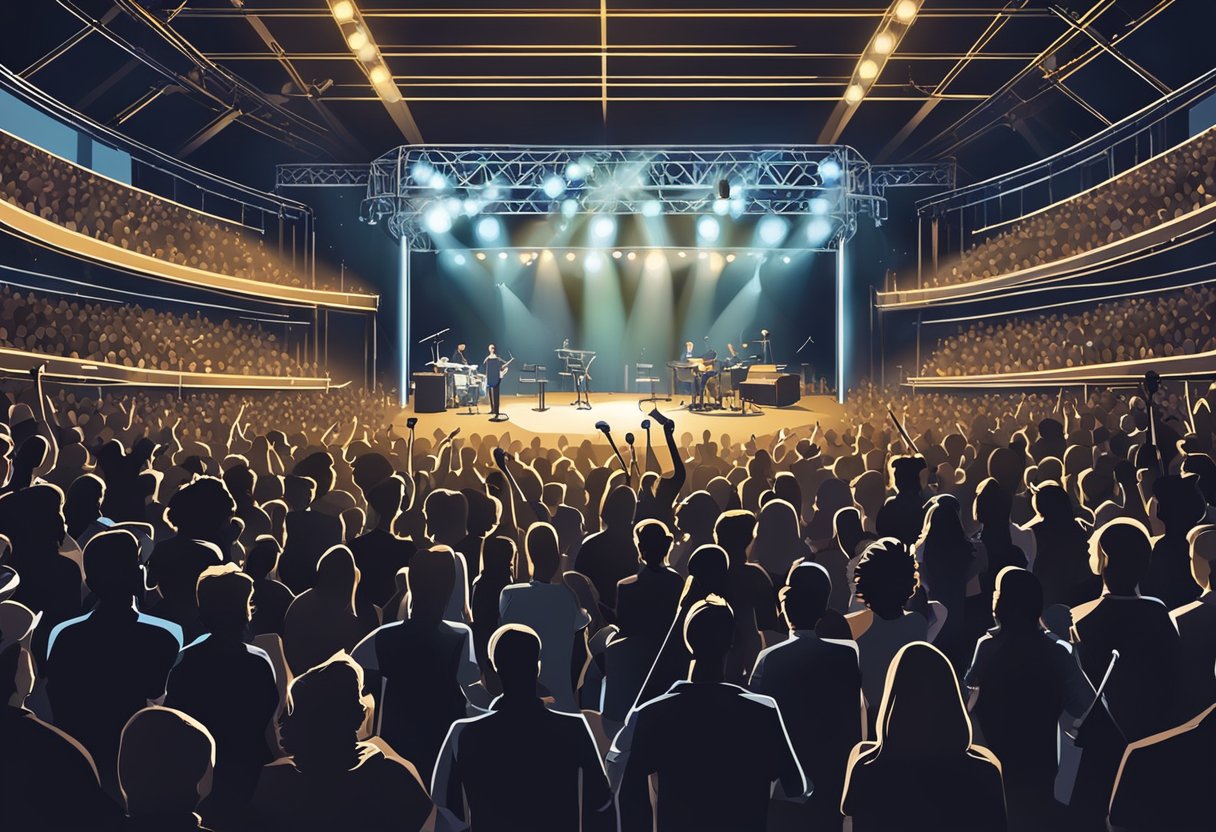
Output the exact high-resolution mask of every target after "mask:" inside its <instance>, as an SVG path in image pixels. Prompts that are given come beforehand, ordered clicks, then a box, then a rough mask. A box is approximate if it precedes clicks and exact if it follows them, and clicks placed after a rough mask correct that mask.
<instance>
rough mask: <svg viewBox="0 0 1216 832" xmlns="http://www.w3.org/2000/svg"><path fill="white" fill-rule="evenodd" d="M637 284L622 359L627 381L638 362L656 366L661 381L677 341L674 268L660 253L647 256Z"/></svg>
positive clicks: (625, 333) (633, 374)
mask: <svg viewBox="0 0 1216 832" xmlns="http://www.w3.org/2000/svg"><path fill="white" fill-rule="evenodd" d="M631 253H632V252H631ZM636 268H637V267H636V266H633V267H632V269H636ZM632 269H631V270H632ZM636 280H637V290H636V292H635V293H634V296H633V303H632V305H631V307H630V312H629V320H628V322H627V323H626V325H625V332H624V339H623V340H624V343H625V344H627V345H628V349H629V352H627V353H625V355H624V356H623V357H624V359H625V365H626V370H627V372H626V378H627V379H629V378H633V377H634V376H635V373H634V369H635V368H634V366H633V365H634V364H637V363H638V362H645V363H648V364H653V365H655V369H656V370H657V371H658V372H656V373H655V375H657V376H658V377H659V378H662V377H663V376H664V375H665V373H666V371H665V369H664V368H663V364H664V362H666V361H667V360H668V356H670V355H672V354H673V353H672V350H673V348H674V346H675V338H676V333H675V321H676V318H675V310H674V308H673V307H674V298H673V297H672V280H671V267H670V265H669V264H668V262H667V258H666V257H664V256H663V255H662V254H659V253H658V252H651V253H650V254H648V255H646V257H645V258H644V259H643V260H642V263H641V269H640V274H637V275H636Z"/></svg>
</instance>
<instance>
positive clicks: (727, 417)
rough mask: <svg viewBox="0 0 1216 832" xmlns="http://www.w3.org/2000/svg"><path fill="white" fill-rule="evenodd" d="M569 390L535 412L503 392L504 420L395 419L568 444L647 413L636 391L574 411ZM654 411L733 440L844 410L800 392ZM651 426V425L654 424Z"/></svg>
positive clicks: (455, 415) (485, 416)
mask: <svg viewBox="0 0 1216 832" xmlns="http://www.w3.org/2000/svg"><path fill="white" fill-rule="evenodd" d="M572 396H573V394H572V393H550V394H548V395H547V396H546V401H545V404H546V405H547V406H548V409H547V410H546V411H545V412H544V413H538V412H536V411H535V410H533V408H535V407H536V396H535V395H530V396H524V395H518V396H503V398H502V411H503V413H505V414H506V416H507V419H506V420H504V421H501V422H492V421H490V412H489V408H488V407H487V406H486V404H485V402H482V406H481V412H480V413H479V414H478V413H473V414H470V413H468V412H467V411H466V410H465V409H463V408H462V409H460V410H448V411H446V412H444V413H419V414H415V413H414V409H413V405H412V404H411V405H410V407H408V408H407V409H406V410H404V411H402V413H401V416H400V417H398V421H399V422H400V424H399V425H397V426H396V427H397V429H398V430H403V429H404V426H405V419H406V418H407V417H408V416H414V415H417V416H418V428H417V430H418V433H419V435H420V436H425V435H429V434H430V433H431V432H432V431H434V430H435V429H436V428H440V429H443V430H451V429H452V428H454V427H456V426H460V429H461V431H460V432H461V434H462V435H465V436H469V435H471V434H474V433H477V434H481V435H482V436H485V435H497V436H502V435H503V434H507V433H509V434H510V435H511V438H512V439H523V440H530V439H531V437H533V436H540V437H541V438H542V439H543V440H545V441H546V442H556V440H557V438H558V437H559V436H565V437H566V438H567V439H568V440H570V442H572V443H574V442H578V441H582V439H583V438H585V437H595V436H598V435H599V432H598V431H597V430H596V429H595V423H596V422H598V421H601V420H602V421H605V422H607V423H608V424H609V426H610V427H611V428H612V430H613V432H614V435H615V436H616V437H617V440H618V441H622V437H623V436H624V435H625V433H626V432H627V431H634V432H638V431H640V428H641V423H642V420H643V419H645V418H646V413H649V412H650V409H651V405H650V404H649V403H647V404H645V405H643V406H642V407H644V408H645V410H646V413H643V412H642V410H640V409H639V408H638V399H639V398H640V397H639V396H638V395H637V394H630V393H599V394H596V393H592V394H591V410H577V409H575V408H574V407H572V406H571V404H570V402H571V397H572ZM658 404H659V410H660V411H661V412H662V413H663V414H665V415H666V416H668V417H670V418H671V419H673V420H675V423H676V433H677V436H678V435H679V434H681V433H684V432H685V431H688V432H690V433H692V434H693V435H694V436H697V437H699V436H700V434H701V433H702V432H703V431H706V430H708V431H711V432H712V434H713V437H714V439H715V440H717V439H718V438H719V437H720V436H721V435H722V434H728V435H729V436H730V437H731V440H732V441H734V442H742V441H745V440H747V439H748V438H750V437H751V436H752V435H753V434H754V435H756V436H764V435H766V434H773V433H776V432H778V431H780V430H781V429H782V428H786V429H787V430H791V431H792V430H794V429H795V428H808V429H809V428H810V427H811V426H813V425H814V424H815V422H819V423H820V424H821V426H822V428H823V429H824V430H827V429H828V428H831V427H836V428H838V427H839V426H840V424H841V420H842V415H843V412H844V408H843V407H842V406H841V405H839V404H837V403H836V400H835V399H834V398H833V397H832V396H803V398H802V400H801V401H800V402H798V404H795V405H791V406H790V407H765V408H761V410H762V411H763V412H761V413H750V412H749V413H747V414H746V415H744V414H742V413H739V412H736V411H731V410H714V411H709V412H703V413H696V412H689V411H688V410H686V409H685V408H683V407H680V406H679V404H680V400H679V398H678V397H677V398H676V399H675V400H674V401H670V402H662V401H661V402H659V403H658ZM656 427H657V426H656Z"/></svg>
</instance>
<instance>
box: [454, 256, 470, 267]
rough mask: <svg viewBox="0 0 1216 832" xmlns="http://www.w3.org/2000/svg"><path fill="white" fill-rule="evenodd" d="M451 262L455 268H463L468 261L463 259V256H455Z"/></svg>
mask: <svg viewBox="0 0 1216 832" xmlns="http://www.w3.org/2000/svg"><path fill="white" fill-rule="evenodd" d="M452 262H453V263H455V264H456V265H457V266H463V265H464V264H465V263H467V262H468V261H467V260H465V259H464V255H463V254H457V255H456V256H455V257H453V258H452Z"/></svg>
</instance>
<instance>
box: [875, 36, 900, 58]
mask: <svg viewBox="0 0 1216 832" xmlns="http://www.w3.org/2000/svg"><path fill="white" fill-rule="evenodd" d="M894 48H895V38H893V37H891V34H890V33H889V32H879V33H878V36H877V37H876V38H874V51H875V52H876V53H877V54H879V55H890V54H891V50H892V49H894Z"/></svg>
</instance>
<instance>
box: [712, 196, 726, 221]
mask: <svg viewBox="0 0 1216 832" xmlns="http://www.w3.org/2000/svg"><path fill="white" fill-rule="evenodd" d="M714 213H715V214H717V215H718V216H719V217H725V216H726V215H727V214H729V213H730V200H729V199H715V200H714Z"/></svg>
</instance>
